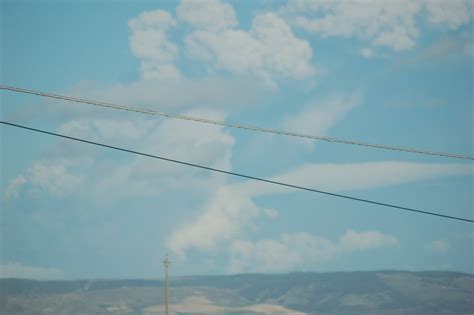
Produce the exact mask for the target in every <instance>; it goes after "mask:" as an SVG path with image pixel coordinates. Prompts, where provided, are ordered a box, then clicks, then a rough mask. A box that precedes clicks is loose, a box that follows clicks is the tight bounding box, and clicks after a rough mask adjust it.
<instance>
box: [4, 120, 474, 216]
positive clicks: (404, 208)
mask: <svg viewBox="0 0 474 315" xmlns="http://www.w3.org/2000/svg"><path fill="white" fill-rule="evenodd" d="M0 123H2V124H4V125H8V126H12V127H17V128H22V129H26V130H30V131H34V132H39V133H43V134H47V135H51V136H56V137H61V138H65V139H69V140H74V141H79V142H83V143H87V144H92V145H96V146H100V147H104V148H109V149H113V150H118V151H122V152H127V153H132V154H136V155H141V156H145V157H149V158H153V159H158V160H162V161H167V162H172V163H177V164H181V165H186V166H191V167H197V168H200V169H205V170H208V171H212V172H218V173H223V174H227V175H232V176H237V177H242V178H246V179H251V180H255V181H260V182H264V183H268V184H273V185H279V186H284V187H289V188H294V189H299V190H304V191H309V192H312V193H318V194H324V195H329V196H333V197H338V198H344V199H349V200H352V201H359V202H364V203H369V204H373V205H378V206H383V207H389V208H393V209H397V210H403V211H409V212H415V213H420V214H425V215H430V216H437V217H441V218H445V219H452V220H459V221H465V222H471V223H473V222H474V220H471V219H466V218H461V217H455V216H450V215H446V214H441V213H435V212H430V211H423V210H418V209H414V208H408V207H403V206H397V205H394V204H389V203H384V202H378V201H373V200H368V199H363V198H357V197H351V196H347V195H342V194H337V193H331V192H327V191H323V190H318V189H313V188H309V187H304V186H298V185H293V184H288V183H284V182H280V181H275V180H271V179H264V178H261V177H256V176H251V175H245V174H241V173H235V172H230V171H226V170H222V169H218V168H213V167H208V166H204V165H199V164H195V163H190V162H184V161H179V160H175V159H171V158H167V157H162V156H158V155H153V154H148V153H143V152H138V151H134V150H129V149H125V148H121V147H116V146H112V145H108V144H104V143H99V142H95V141H90V140H85V139H80V138H76V137H71V136H66V135H63V134H59V133H54V132H49V131H46V130H41V129H36V128H32V127H28V126H24V125H18V124H14V123H10V122H6V121H0Z"/></svg>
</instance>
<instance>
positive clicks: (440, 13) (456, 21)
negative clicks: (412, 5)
mask: <svg viewBox="0 0 474 315" xmlns="http://www.w3.org/2000/svg"><path fill="white" fill-rule="evenodd" d="M425 5H426V9H427V10H428V20H429V21H430V22H431V23H433V24H438V25H446V26H447V27H448V28H450V29H453V30H454V29H457V28H459V27H460V26H463V25H465V24H467V23H469V22H470V21H471V19H472V16H473V2H472V0H450V1H443V0H425Z"/></svg>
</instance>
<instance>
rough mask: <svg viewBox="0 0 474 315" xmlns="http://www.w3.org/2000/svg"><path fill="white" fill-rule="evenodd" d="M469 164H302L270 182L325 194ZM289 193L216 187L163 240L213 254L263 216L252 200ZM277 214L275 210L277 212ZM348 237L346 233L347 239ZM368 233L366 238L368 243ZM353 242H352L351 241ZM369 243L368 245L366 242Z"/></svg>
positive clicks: (460, 169) (447, 172)
mask: <svg viewBox="0 0 474 315" xmlns="http://www.w3.org/2000/svg"><path fill="white" fill-rule="evenodd" d="M473 174H474V169H473V167H472V166H471V165H464V164H421V163H406V162H370V163H354V164H307V165H303V166H300V167H297V168H295V169H293V170H290V171H289V172H287V173H284V174H281V175H278V176H274V177H271V178H270V180H274V181H282V182H286V183H290V184H294V185H300V186H306V187H312V188H315V189H320V190H327V191H330V192H341V191H351V190H365V189H374V188H380V187H386V186H392V185H399V184H404V183H409V182H414V181H421V180H427V179H432V178H438V177H444V176H461V175H473ZM294 191H295V190H294V189H291V188H288V187H282V186H275V185H270V184H267V183H261V182H255V181H247V182H243V183H239V184H234V185H228V186H225V187H222V188H221V189H219V191H218V192H217V193H216V194H215V196H214V197H213V198H212V199H211V200H210V201H209V202H208V203H207V204H206V205H204V207H202V209H201V213H200V214H199V215H198V216H197V217H196V218H195V219H193V220H190V221H188V222H186V223H185V224H183V225H182V226H180V227H178V228H177V229H176V230H175V231H174V232H173V233H172V234H171V236H170V237H169V238H168V241H167V246H168V248H169V249H170V250H171V251H173V252H174V253H175V254H177V255H179V256H183V255H184V254H185V252H186V251H187V250H189V249H191V248H195V249H199V250H202V251H212V250H214V249H216V248H217V246H218V245H219V244H220V243H225V242H228V241H229V240H231V239H232V238H235V237H236V236H238V235H240V234H241V233H242V232H243V231H245V229H247V228H248V227H249V226H251V225H252V222H253V221H254V220H255V219H256V218H258V217H259V216H261V215H262V214H266V213H268V211H267V210H265V209H262V208H260V207H259V206H258V205H256V203H255V202H254V198H257V197H261V196H266V195H275V194H282V193H290V192H294ZM277 210H278V209H277ZM349 236H351V235H349ZM370 237H371V235H368V238H367V239H369V240H370ZM354 239H355V238H354V237H352V238H351V239H347V240H343V241H344V243H343V244H346V245H347V246H350V247H351V246H352V247H353V246H354V245H357V246H359V247H361V248H363V247H364V246H372V245H376V244H372V243H370V241H367V239H365V238H361V239H358V240H354ZM350 241H351V242H353V243H350ZM367 242H369V243H367Z"/></svg>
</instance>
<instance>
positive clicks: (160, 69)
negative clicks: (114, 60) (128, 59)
mask: <svg viewBox="0 0 474 315" xmlns="http://www.w3.org/2000/svg"><path fill="white" fill-rule="evenodd" d="M175 25H176V21H175V20H174V18H173V17H172V16H171V14H170V13H168V12H167V11H163V10H156V11H149V12H143V13H142V14H140V15H139V16H138V17H136V18H134V19H131V20H130V21H129V23H128V26H129V28H130V32H131V35H130V48H131V49H132V52H133V53H134V54H135V56H136V57H138V58H139V59H140V61H141V73H142V77H143V78H144V79H177V78H179V77H180V76H181V74H180V72H179V70H178V69H177V68H176V66H175V64H174V63H175V61H176V59H177V57H178V48H177V47H176V45H175V44H174V43H173V42H172V41H170V40H169V39H168V36H167V31H168V29H169V28H170V27H173V26H175Z"/></svg>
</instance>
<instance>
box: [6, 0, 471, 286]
mask: <svg viewBox="0 0 474 315" xmlns="http://www.w3.org/2000/svg"><path fill="white" fill-rule="evenodd" d="M473 7H474V3H473V1H470V0H468V1H464V0H453V1H437V0H416V1H412V0H410V1H408V0H396V1H395V0H394V1H369V0H351V1H342V2H332V1H318V0H314V1H300V0H295V1H293V0H289V1H274V0H259V1H249V0H235V1H220V0H204V1H199V2H197V1H189V0H182V1H145V0H136V1H112V0H108V1H106V0H101V1H89V0H68V1H42V0H38V1H33V0H29V1H25V0H16V1H13V0H3V1H2V2H1V10H0V12H1V13H0V14H1V28H0V30H1V31H0V34H1V41H2V46H1V71H0V74H1V78H0V82H1V84H4V85H11V86H17V87H22V88H27V89H34V90H41V91H47V92H52V93H57V94H63V95H69V96H75V97H81V98H87V99H93V100H99V101H106V102H111V103H117V104H123V105H129V106H134V107H140V108H147V109H152V110H158V111H164V112H169V113H177V114H184V115H190V116H196V117H203V118H208V119H214V120H221V121H226V122H236V123H242V124H250V125H256V126H261V127H268V128H277V129H283V130H289V131H294V132H301V133H307V134H312V135H318V136H330V137H335V138H342V139H351V140H358V141H365V142H369V143H381V144H388V145H395V146H403V147H413V148H420V149H425V150H431V151H441V152H450V153H459V154H466V155H474V150H473V134H474V133H473V118H474V116H473V105H474V97H473V83H474V82H473V80H474V77H473V76H474V69H473V67H474V63H473V57H474V32H473V31H474V29H473V26H474V25H473V16H474V11H473V10H474V9H473ZM0 97H1V112H0V115H1V118H2V120H5V121H9V122H13V123H18V124H23V125H27V126H31V127H35V128H42V129H45V130H48V131H52V132H58V133H61V134H64V135H69V136H74V137H79V138H84V139H88V140H92V141H99V142H103V143H107V144H110V145H115V146H120V147H123V148H128V149H132V150H137V151H140V152H145V153H149V154H156V155H160V156H163V157H168V158H173V159H177V160H181V161H185V162H190V163H195V164H201V165H204V166H209V167H214V168H219V169H223V170H227V171H233V172H239V173H244V174H248V175H252V176H259V177H263V178H268V179H272V180H279V181H284V182H287V183H290V184H294V185H301V186H306V187H311V188H314V189H320V190H325V191H329V192H333V193H340V194H347V195H350V196H354V197H358V198H367V199H370V200H375V201H379V202H385V203H393V204H396V205H400V206H406V207H412V208H416V209H420V210H425V211H431V212H437V213H442V214H446V215H451V216H459V217H464V218H469V219H472V218H474V210H473V209H474V207H473V195H474V194H473V175H474V167H473V164H472V162H470V161H466V160H461V159H452V158H442V157H435V156H428V155H418V154H409V153H403V152H395V151H387V150H379V149H371V148H363V147H358V146H351V145H344V144H337V143H328V142H321V141H313V140H303V139H298V138H290V137H284V136H278V135H271V134H264V133H257V132H252V131H245V130H238V129H231V128H227V127H223V126H216V125H205V124H200V123H196V122H188V121H180V120H176V119H170V118H164V117H158V116H150V115H144V114H137V113H131V112H123V111H118V110H112V109H106V108H99V107H95V106H91V105H86V104H78V103H70V102H66V101H58V100H52V99H46V98H40V97H37V96H31V95H23V94H18V93H14V92H10V91H3V90H2V91H1V92H0ZM0 133H1V141H2V142H1V151H2V154H1V156H0V158H1V166H2V168H1V171H2V174H1V230H0V237H1V238H0V245H1V247H0V249H1V252H0V276H1V277H21V278H33V279H84V278H161V277H162V276H163V267H162V264H161V262H162V260H163V258H164V257H165V255H166V254H167V253H168V254H169V255H170V259H171V260H172V262H173V264H172V267H171V274H172V275H173V276H179V275H194V274H196V275H197V274H201V275H210V274H235V273H253V272H265V273H282V272H293V271H315V272H329V271H353V270H387V269H396V270H450V271H458V272H465V273H473V272H474V265H473V261H474V257H473V256H474V254H473V253H474V230H473V225H472V223H468V222H461V221H454V220H448V219H443V218H440V217H434V216H427V215H422V214H416V213H410V212H404V211H399V210H396V209H390V208H384V207H380V206H376V205H370V204H364V203H360V202H355V201H350V200H344V199H339V198H335V197H331V196H324V195H319V194H315V193H309V192H304V191H297V190H294V189H289V188H282V187H276V186H273V185H269V184H265V183H258V182H254V181H251V180H247V179H241V178H235V177H231V176H228V175H225V174H218V173H212V172H209V171H206V170H200V169H195V168H191V167H188V166H183V165H176V164H172V163H169V162H165V161H159V160H154V159H149V158H146V157H141V156H136V155H132V154H128V153H124V152H117V151H112V150H108V149H105V148H99V147H93V146H90V145H87V144H82V143H78V142H73V141H69V140H64V139H59V138H55V137H51V136H47V135H43V134H39V133H33V132H31V131H27V130H21V129H18V128H14V127H9V126H5V125H2V126H1V127H0Z"/></svg>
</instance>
